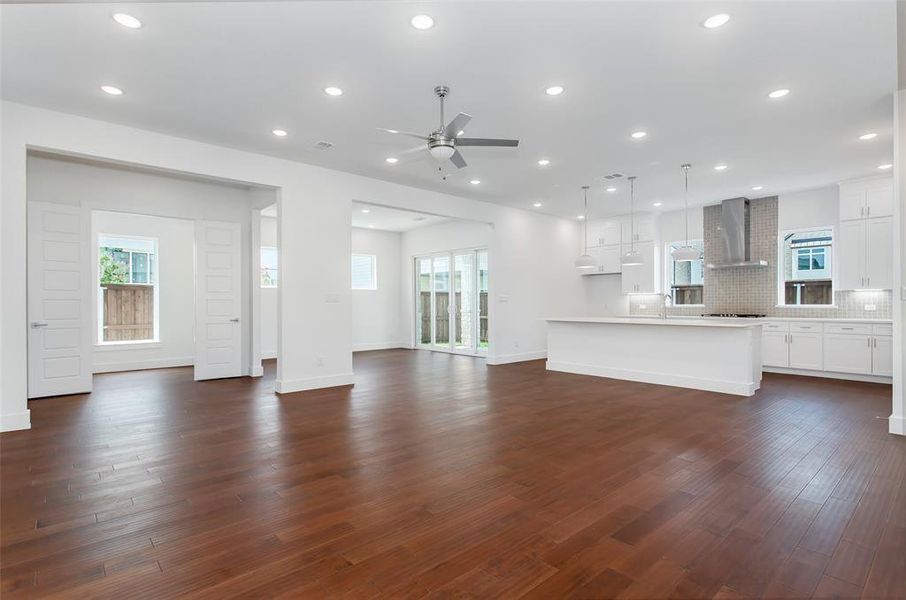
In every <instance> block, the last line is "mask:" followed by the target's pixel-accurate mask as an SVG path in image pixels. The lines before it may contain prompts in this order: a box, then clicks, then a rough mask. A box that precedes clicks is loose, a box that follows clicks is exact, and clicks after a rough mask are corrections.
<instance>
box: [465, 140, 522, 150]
mask: <svg viewBox="0 0 906 600" xmlns="http://www.w3.org/2000/svg"><path fill="white" fill-rule="evenodd" d="M456 145H457V146H499V147H503V148H515V147H516V146H518V145H519V140H498V139H493V138H456Z"/></svg>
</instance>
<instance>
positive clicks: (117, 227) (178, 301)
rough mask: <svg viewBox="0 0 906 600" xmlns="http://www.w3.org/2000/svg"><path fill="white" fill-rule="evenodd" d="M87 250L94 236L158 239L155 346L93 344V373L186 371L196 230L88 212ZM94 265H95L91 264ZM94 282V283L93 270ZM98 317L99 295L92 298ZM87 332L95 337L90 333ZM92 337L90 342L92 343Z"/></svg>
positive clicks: (190, 353)
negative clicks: (165, 368) (89, 239)
mask: <svg viewBox="0 0 906 600" xmlns="http://www.w3.org/2000/svg"><path fill="white" fill-rule="evenodd" d="M91 234H92V235H91V237H92V246H93V247H95V246H96V241H97V235H98V234H114V235H127V236H140V237H150V238H156V239H157V261H158V286H157V292H158V307H159V311H158V315H157V316H158V318H159V321H158V328H159V335H158V337H159V341H158V342H157V343H151V344H145V343H143V344H116V345H101V344H95V346H94V354H93V357H92V358H93V366H94V372H95V373H106V372H111V371H128V370H132V369H151V368H158V367H176V366H183V365H191V364H192V363H193V358H194V354H195V336H194V335H193V334H194V326H195V313H194V311H193V310H192V308H191V307H192V306H193V305H194V303H195V266H194V264H193V260H192V257H193V256H194V253H195V225H194V223H193V222H192V221H189V220H186V219H170V218H166V217H149V216H145V215H135V214H130V213H115V212H105V211H93V212H92V218H91ZM95 264H97V263H96V262H95ZM94 273H95V275H94V277H93V280H94V281H96V280H97V279H96V277H97V270H96V269H95V270H94ZM91 297H92V314H93V315H94V316H95V318H98V317H99V314H98V303H99V297H98V294H92V296H91ZM92 331H95V332H96V331H97V327H95V328H94V329H93V330H92ZM96 338H97V336H96V335H95V339H94V340H92V341H94V342H96V341H97V339H96Z"/></svg>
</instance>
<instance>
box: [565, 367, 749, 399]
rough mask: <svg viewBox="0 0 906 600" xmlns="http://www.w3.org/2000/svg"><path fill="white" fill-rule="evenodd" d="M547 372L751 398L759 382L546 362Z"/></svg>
mask: <svg viewBox="0 0 906 600" xmlns="http://www.w3.org/2000/svg"><path fill="white" fill-rule="evenodd" d="M547 370H548V371H561V372H564V373H575V374H577V375H594V376H596V377H610V378H612V379H623V380H627V381H639V382H642V383H655V384H657V385H672V386H674V387H682V388H692V389H694V390H704V391H706V392H721V393H723V394H734V395H736V396H752V395H753V394H755V390H757V389H758V388H759V385H760V383H759V382H750V383H740V382H736V381H726V380H723V379H703V378H701V377H688V376H685V375H673V374H670V373H653V372H650V371H631V370H628V369H611V368H608V367H601V366H598V365H585V364H580V363H570V362H560V361H550V360H549V361H547Z"/></svg>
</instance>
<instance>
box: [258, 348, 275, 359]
mask: <svg viewBox="0 0 906 600" xmlns="http://www.w3.org/2000/svg"><path fill="white" fill-rule="evenodd" d="M272 358H277V351H276V350H274V351H272V352H262V353H261V360H270V359H272Z"/></svg>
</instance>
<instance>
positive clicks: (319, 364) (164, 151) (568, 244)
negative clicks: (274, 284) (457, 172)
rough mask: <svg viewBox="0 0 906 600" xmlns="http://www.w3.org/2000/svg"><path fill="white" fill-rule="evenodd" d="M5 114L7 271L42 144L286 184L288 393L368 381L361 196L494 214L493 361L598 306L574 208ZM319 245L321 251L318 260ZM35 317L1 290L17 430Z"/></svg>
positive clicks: (280, 192)
mask: <svg viewBox="0 0 906 600" xmlns="http://www.w3.org/2000/svg"><path fill="white" fill-rule="evenodd" d="M0 119H2V123H0V125H2V131H3V136H2V165H0V166H2V169H0V171H2V173H3V178H2V187H0V190H2V207H0V208H2V212H0V217H2V218H0V280H2V281H23V280H24V279H25V246H26V244H25V241H26V240H25V230H26V228H25V221H26V218H25V216H26V210H25V207H26V204H25V203H26V151H27V149H28V148H42V149H47V150H50V151H55V152H63V153H68V154H74V155H81V156H86V157H94V158H99V159H104V160H112V161H118V162H121V163H126V164H134V165H145V166H149V167H152V168H156V169H164V170H169V171H175V172H181V173H190V174H196V175H200V176H203V177H209V178H215V179H221V180H227V181H233V182H244V183H247V184H253V185H259V186H269V187H271V188H274V189H275V190H276V192H275V193H276V195H277V205H278V235H279V239H280V263H281V270H282V274H283V281H282V284H281V286H280V288H279V292H278V294H279V298H280V300H279V313H280V336H279V337H280V340H279V353H280V359H281V360H280V362H279V363H278V365H277V379H276V382H275V387H276V389H277V391H278V392H279V393H285V392H291V391H299V390H304V389H311V388H318V387H326V386H331V385H343V384H349V383H353V382H354V376H353V373H352V352H351V348H352V342H351V340H352V335H351V321H352V319H351V311H350V296H351V294H350V290H349V255H350V251H351V241H350V235H349V231H350V229H351V203H352V200H353V198H355V199H357V200H359V201H364V202H369V203H373V204H382V205H386V206H391V207H396V208H402V209H406V210H413V211H418V212H427V213H431V214H437V215H442V216H447V217H453V218H460V219H468V220H474V221H482V222H487V223H492V224H493V226H494V229H493V235H492V243H491V245H490V247H489V255H490V263H491V264H490V269H491V272H492V274H493V275H492V277H493V279H492V283H491V296H492V301H491V306H490V308H489V312H490V316H491V325H490V337H491V344H492V350H491V352H490V354H489V357H488V362H489V363H495V362H506V361H509V360H518V359H520V358H528V357H532V356H538V355H543V354H544V352H545V348H546V324H545V322H544V321H543V318H544V317H546V316H549V315H571V314H581V313H582V312H584V310H585V306H584V291H583V288H582V284H581V282H580V280H579V278H578V277H576V275H575V270H574V269H573V266H572V263H573V260H574V259H575V254H576V252H577V251H578V250H579V239H578V231H577V228H576V227H575V223H573V222H570V221H567V220H564V219H556V218H552V217H548V216H544V215H540V214H536V213H532V212H529V211H524V210H519V209H513V208H509V207H505V206H501V205H496V204H489V203H485V202H479V201H475V200H470V199H467V198H462V197H457V196H450V195H448V194H442V193H438V192H431V191H427V190H422V189H417V188H411V187H407V186H402V185H397V184H393V183H389V182H386V181H381V180H375V179H370V178H367V177H362V176H358V175H352V174H349V173H343V172H339V171H332V170H330V169H325V168H321V167H315V166H311V165H306V164H302V163H298V162H293V161H289V160H284V159H278V158H274V157H270V156H264V155H260V154H254V153H250V152H243V151H240V150H235V149H231V148H224V147H221V146H214V145H211V144H205V143H202V142H196V141H192V140H188V139H185V138H179V137H174V136H170V135H164V134H160V133H154V132H150V131H145V130H141V129H136V128H132V127H126V126H122V125H116V124H113V123H108V122H104V121H98V120H95V119H88V118H85V117H79V116H74V115H68V114H64V113H59V112H54V111H49V110H44V109H40V108H35V107H31V106H26V105H22V104H17V103H13V102H6V101H4V102H3V103H2V105H0ZM215 214H217V213H216V212H215ZM207 218H213V217H207ZM245 254H246V255H247V256H248V255H249V254H250V251H249V252H247V253H245ZM313 256H317V257H319V260H317V261H313V260H311V258H312V257H313ZM501 300H505V302H501ZM498 309H501V310H498ZM26 319H27V313H26V304H25V292H24V289H23V288H22V286H10V285H4V286H3V287H2V289H0V342H2V343H0V428H3V429H16V428H26V427H28V426H29V413H28V409H27V404H26V377H25V373H26V359H25V355H24V349H25V347H26V331H25V327H24V323H25V322H26Z"/></svg>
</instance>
